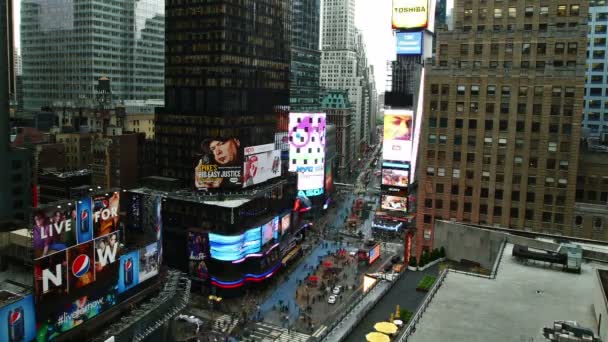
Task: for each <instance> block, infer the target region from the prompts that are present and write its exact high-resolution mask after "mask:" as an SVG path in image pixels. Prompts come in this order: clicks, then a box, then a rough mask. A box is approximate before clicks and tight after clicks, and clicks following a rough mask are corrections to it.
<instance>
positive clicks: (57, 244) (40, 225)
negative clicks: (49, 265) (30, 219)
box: [32, 203, 76, 259]
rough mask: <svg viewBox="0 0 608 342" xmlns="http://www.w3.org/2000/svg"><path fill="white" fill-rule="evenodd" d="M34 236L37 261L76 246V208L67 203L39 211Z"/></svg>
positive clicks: (35, 218) (35, 216)
mask: <svg viewBox="0 0 608 342" xmlns="http://www.w3.org/2000/svg"><path fill="white" fill-rule="evenodd" d="M32 236H33V242H34V258H35V259H38V258H41V257H45V256H48V255H50V254H53V253H55V252H60V251H63V250H65V249H66V248H68V247H71V246H73V245H75V244H76V206H74V205H71V203H70V204H67V203H65V204H62V205H58V206H54V207H47V208H45V209H40V210H37V211H36V213H35V214H34V227H33V231H32Z"/></svg>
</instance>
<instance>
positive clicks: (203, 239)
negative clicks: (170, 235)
mask: <svg viewBox="0 0 608 342" xmlns="http://www.w3.org/2000/svg"><path fill="white" fill-rule="evenodd" d="M188 256H189V259H190V260H204V259H206V258H207V257H208V256H209V235H208V233H206V232H195V231H189V232H188Z"/></svg>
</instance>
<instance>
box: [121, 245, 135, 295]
mask: <svg viewBox="0 0 608 342" xmlns="http://www.w3.org/2000/svg"><path fill="white" fill-rule="evenodd" d="M137 284H139V250H135V251H132V252H129V253H127V254H123V255H121V256H120V271H119V272H118V293H119V294H120V293H123V292H125V291H127V290H129V289H131V288H133V287H135V286H136V285H137Z"/></svg>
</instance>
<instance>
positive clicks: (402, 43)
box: [396, 31, 423, 55]
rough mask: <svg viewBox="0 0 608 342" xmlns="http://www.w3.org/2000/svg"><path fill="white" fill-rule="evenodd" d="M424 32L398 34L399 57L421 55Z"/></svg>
mask: <svg viewBox="0 0 608 342" xmlns="http://www.w3.org/2000/svg"><path fill="white" fill-rule="evenodd" d="M422 34H423V33H422V32H421V31H419V32H397V33H396V38H397V54H398V55H421V54H422Z"/></svg>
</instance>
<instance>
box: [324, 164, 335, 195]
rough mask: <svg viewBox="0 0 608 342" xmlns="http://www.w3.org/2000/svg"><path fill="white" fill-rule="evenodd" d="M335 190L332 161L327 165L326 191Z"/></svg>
mask: <svg viewBox="0 0 608 342" xmlns="http://www.w3.org/2000/svg"><path fill="white" fill-rule="evenodd" d="M333 190H334V174H333V170H332V167H331V163H327V164H326V165H325V192H332V191H333Z"/></svg>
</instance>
